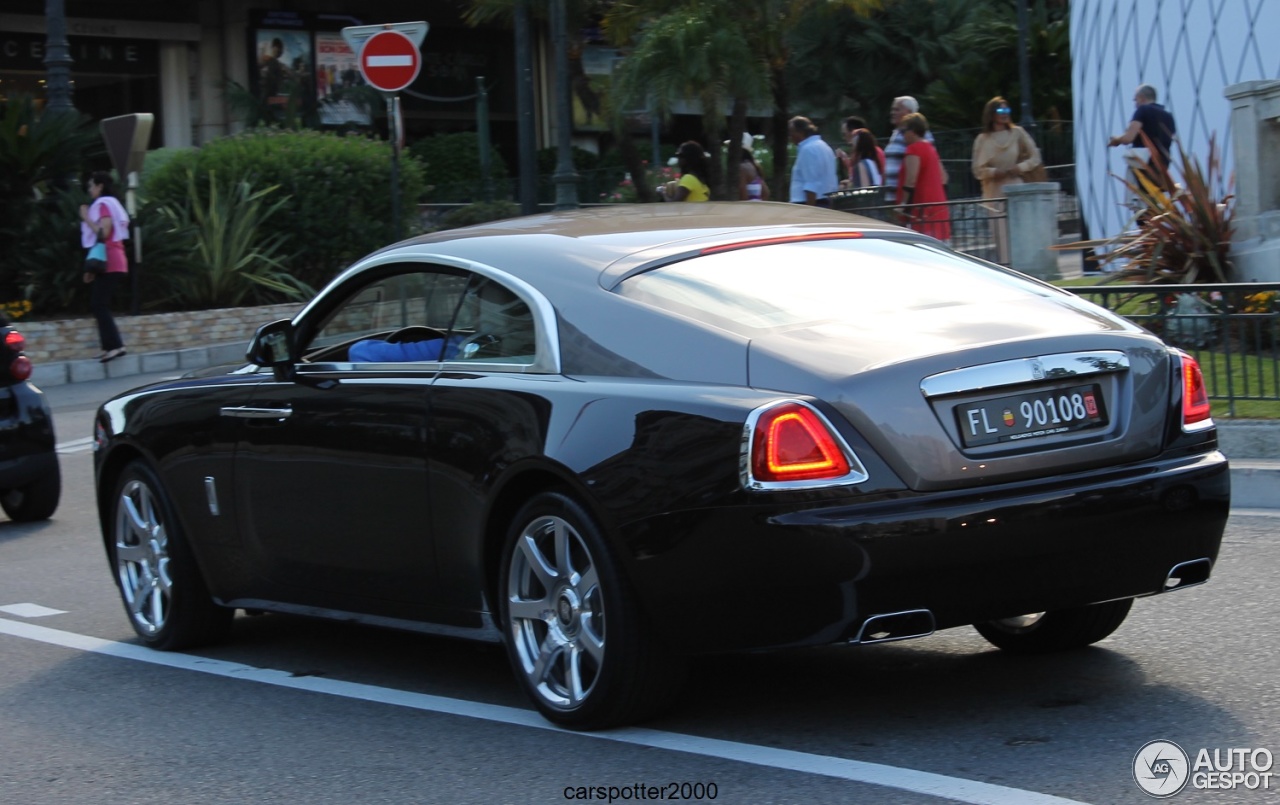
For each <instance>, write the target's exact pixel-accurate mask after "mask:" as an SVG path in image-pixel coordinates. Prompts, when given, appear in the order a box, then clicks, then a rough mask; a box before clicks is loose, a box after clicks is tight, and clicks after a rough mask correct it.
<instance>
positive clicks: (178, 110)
mask: <svg viewBox="0 0 1280 805" xmlns="http://www.w3.org/2000/svg"><path fill="white" fill-rule="evenodd" d="M160 110H161V112H162V114H161V120H162V121H163V123H164V131H162V132H161V133H160V144H161V145H162V146H164V147H165V148H187V147H190V145H191V126H192V119H191V64H190V58H189V56H188V51H187V43H186V42H161V43H160Z"/></svg>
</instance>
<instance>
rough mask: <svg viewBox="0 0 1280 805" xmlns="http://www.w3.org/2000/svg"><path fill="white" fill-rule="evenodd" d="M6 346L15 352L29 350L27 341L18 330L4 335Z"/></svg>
mask: <svg viewBox="0 0 1280 805" xmlns="http://www.w3.org/2000/svg"><path fill="white" fill-rule="evenodd" d="M4 345H5V346H6V347H8V348H9V349H11V350H13V351H14V352H21V351H22V350H24V349H26V348H27V339H25V338H23V337H22V333H20V332H18V331H17V330H10V331H9V332H7V333H5V334H4Z"/></svg>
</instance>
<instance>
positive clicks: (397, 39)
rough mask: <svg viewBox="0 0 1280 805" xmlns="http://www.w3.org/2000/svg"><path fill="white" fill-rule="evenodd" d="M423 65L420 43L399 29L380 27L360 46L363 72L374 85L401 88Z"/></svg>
mask: <svg viewBox="0 0 1280 805" xmlns="http://www.w3.org/2000/svg"><path fill="white" fill-rule="evenodd" d="M421 69H422V55H421V54H420V53H419V52H418V45H417V44H415V43H414V41H413V40H411V39H410V38H409V37H407V36H405V35H404V34H402V33H400V32H399V31H379V32H378V33H376V34H374V35H373V36H371V37H369V39H368V41H366V42H365V43H364V47H363V48H361V50H360V73H361V74H362V75H363V76H364V80H365V81H368V82H369V85H370V86H372V87H373V88H374V89H377V90H381V91H383V92H399V91H400V90H402V89H404V88H405V87H407V86H409V85H410V84H412V83H413V80H414V79H415V78H417V77H418V71H419V70H421Z"/></svg>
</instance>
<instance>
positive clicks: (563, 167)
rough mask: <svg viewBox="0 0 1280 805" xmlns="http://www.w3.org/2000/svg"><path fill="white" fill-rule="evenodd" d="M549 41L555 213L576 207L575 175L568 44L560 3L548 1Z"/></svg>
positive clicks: (576, 188) (576, 182)
mask: <svg viewBox="0 0 1280 805" xmlns="http://www.w3.org/2000/svg"><path fill="white" fill-rule="evenodd" d="M551 37H552V42H553V43H554V47H555V68H556V145H557V153H558V158H557V160H556V172H555V175H554V176H552V177H551V179H552V181H553V182H555V185H556V207H555V208H556V209H557V210H572V209H576V208H577V207H578V174H577V172H576V171H575V170H574V169H573V147H572V141H571V140H570V128H571V127H572V126H573V107H572V105H571V102H570V97H569V91H570V90H569V43H568V41H567V34H566V32H565V13H564V0H551Z"/></svg>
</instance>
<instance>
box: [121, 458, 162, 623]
mask: <svg viewBox="0 0 1280 805" xmlns="http://www.w3.org/2000/svg"><path fill="white" fill-rule="evenodd" d="M115 559H116V575H117V577H118V578H119V581H120V592H121V595H123V596H124V600H125V607H126V608H127V610H128V612H129V617H130V618H131V619H132V620H133V623H134V626H135V627H136V628H137V629H138V630H139V631H140V632H141V633H143V634H156V633H157V632H159V631H160V630H161V629H163V628H164V626H165V624H166V623H167V622H168V620H169V613H170V609H171V607H172V602H173V580H172V578H171V576H170V572H169V538H168V534H167V531H166V529H165V523H164V518H163V517H162V516H161V513H160V506H159V503H158V501H157V500H156V497H155V495H154V494H153V493H152V490H151V488H150V487H149V486H148V485H147V484H145V483H144V482H142V481H140V480H136V479H134V480H131V481H129V482H128V483H127V484H125V486H124V488H123V489H121V491H120V502H119V505H118V506H117V507H116V522H115Z"/></svg>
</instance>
